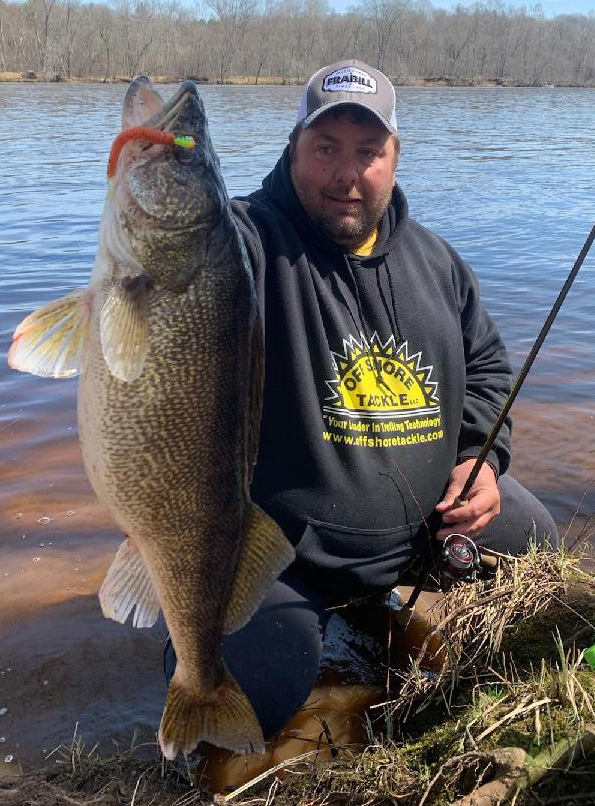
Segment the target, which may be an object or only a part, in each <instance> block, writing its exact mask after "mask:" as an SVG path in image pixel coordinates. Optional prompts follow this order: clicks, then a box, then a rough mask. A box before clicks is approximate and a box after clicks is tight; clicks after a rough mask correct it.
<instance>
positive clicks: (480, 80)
mask: <svg viewBox="0 0 595 806" xmlns="http://www.w3.org/2000/svg"><path fill="white" fill-rule="evenodd" d="M186 79H192V80H193V81H196V82H197V83H198V84H231V85H238V86H252V87H253V86H256V85H262V86H294V87H295V86H301V85H304V84H305V83H306V81H305V80H304V79H298V78H296V77H292V78H287V77H285V78H283V76H259V77H258V79H257V78H256V76H229V77H228V78H226V79H225V80H224V81H220V80H217V79H214V78H210V77H208V76H176V75H169V76H151V80H152V81H153V83H154V84H178V83H180V82H181V81H185V80H186ZM131 80H132V78H128V77H127V76H109V77H107V78H106V77H105V76H84V77H82V76H69V77H67V76H63V75H60V74H53V75H42V74H39V73H36V72H35V71H33V70H26V71H24V72H16V71H4V72H0V82H3V81H4V82H6V81H10V82H39V83H54V84H56V83H70V84H128V83H129V82H130V81H131ZM390 80H391V81H392V83H393V84H394V85H395V86H396V87H527V88H529V89H540V88H542V87H544V86H546V87H550V88H551V87H553V85H550V84H546V85H533V84H527V83H525V82H522V81H520V80H516V79H514V78H489V77H483V76H477V77H475V78H454V77H452V76H404V77H390ZM556 86H558V87H562V86H563V87H572V88H575V87H592V86H594V85H593V84H584V85H583V84H564V85H561V84H559V85H556Z"/></svg>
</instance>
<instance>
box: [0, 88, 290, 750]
mask: <svg viewBox="0 0 595 806" xmlns="http://www.w3.org/2000/svg"><path fill="white" fill-rule="evenodd" d="M143 108H146V109H147V110H150V113H151V117H150V118H149V120H147V121H142V120H140V119H139V116H140V112H141V110H142V109H143ZM139 123H144V125H146V126H147V127H148V131H149V135H150V131H151V127H152V129H153V130H154V129H157V130H162V129H166V130H167V131H168V132H172V133H174V134H176V135H178V134H180V135H184V136H191V137H192V138H193V139H194V141H195V143H196V144H197V145H196V146H195V148H194V151H193V153H192V155H188V154H184V155H183V158H181V157H180V158H179V156H180V155H179V153H178V152H177V151H176V148H175V147H173V146H171V145H162V144H159V145H150V146H149V147H148V148H147V147H146V146H144V145H142V146H141V145H140V144H139V143H138V142H135V141H134V140H130V141H129V142H127V143H126V145H124V146H123V148H122V152H121V154H120V156H119V158H118V161H117V168H116V171H115V175H114V179H113V181H112V182H111V185H110V188H109V190H108V196H107V200H106V206H105V209H104V214H103V218H102V223H101V228H100V238H99V249H98V255H97V258H96V261H95V266H94V269H93V274H92V276H91V281H90V285H89V288H88V289H85V290H83V291H77V292H73V293H72V294H71V295H69V296H68V297H66V298H63V299H62V300H57V301H56V302H54V303H50V304H49V305H48V306H46V307H45V308H43V309H41V310H40V311H37V312H34V313H33V314H31V315H30V316H28V317H27V318H26V319H25V320H24V321H23V322H22V323H21V325H19V327H18V328H17V330H16V331H15V337H14V342H13V347H12V348H11V352H10V354H9V362H10V364H11V366H13V367H14V368H16V369H20V370H23V371H28V372H34V373H37V374H43V375H45V376H47V377H69V376H70V375H72V374H75V373H77V372H79V371H80V374H81V377H80V383H79V397H78V418H79V433H80V440H81V445H82V451H83V459H84V462H85V467H86V470H87V474H88V476H89V479H90V481H91V484H92V486H93V488H94V490H95V492H96V494H97V496H98V498H99V499H100V500H101V501H102V502H103V503H104V504H105V506H106V507H107V508H108V510H109V512H110V513H111V515H112V517H113V519H114V521H115V522H116V523H117V525H118V526H119V528H120V529H121V530H122V531H123V532H124V533H125V534H126V535H127V537H126V540H125V541H124V543H123V544H122V545H121V546H120V548H119V550H118V552H117V554H116V557H115V559H114V561H113V563H112V565H111V567H110V569H109V571H108V574H107V577H106V579H105V581H104V583H103V585H102V588H101V590H100V594H99V598H100V602H101V606H102V609H103V612H104V614H105V615H106V616H108V617H110V618H113V619H115V620H117V621H120V622H124V621H126V619H127V618H128V616H129V615H130V614H131V613H133V623H134V626H137V627H149V626H152V624H154V623H155V621H156V619H157V617H158V614H159V611H160V610H162V611H163V614H164V617H165V620H166V623H167V626H168V629H169V631H170V635H171V639H172V642H173V645H174V648H175V651H176V656H177V668H176V671H175V674H174V676H173V678H172V680H171V682H170V686H169V690H168V693H167V699H166V705H165V710H164V713H163V718H162V721H161V726H160V729H159V740H160V743H161V747H162V750H163V752H164V754H165V755H166V756H167V757H168V758H174V757H175V756H176V754H177V753H178V751H179V750H182V751H183V752H184V753H188V752H190V751H192V750H193V749H194V748H195V747H196V745H197V744H198V743H199V742H200V741H208V742H211V743H213V744H216V745H218V746H221V747H225V748H228V749H231V750H234V751H237V752H250V751H252V750H257V751H262V750H264V741H263V737H262V731H261V728H260V725H259V723H258V719H257V717H256V715H255V713H254V711H253V709H252V706H251V705H250V703H249V702H248V700H247V699H246V697H245V695H244V694H243V692H242V691H241V689H240V688H239V686H238V684H237V683H236V681H235V680H234V679H233V678H232V676H231V675H230V673H229V671H228V670H227V668H226V666H225V663H224V659H223V655H222V639H223V635H224V634H225V633H228V632H234V631H235V630H238V629H240V628H241V627H242V626H243V625H244V624H245V623H246V622H247V621H248V620H249V619H250V618H251V616H252V615H253V614H254V612H255V611H256V609H257V608H258V606H259V605H260V603H261V602H262V600H263V598H264V596H265V593H266V590H267V589H268V587H269V586H270V585H271V584H272V582H273V581H274V580H275V579H276V578H277V577H278V576H279V574H280V573H281V571H282V570H283V569H284V568H285V567H286V566H287V565H288V564H289V563H290V562H291V561H292V560H293V558H294V551H293V548H292V546H291V544H290V543H289V542H288V541H287V539H286V537H285V536H284V535H283V533H282V532H281V530H280V528H279V527H278V525H277V524H276V523H275V522H274V521H273V520H272V519H270V518H269V517H268V516H267V515H265V513H264V512H262V511H261V510H259V509H258V508H257V507H256V506H255V505H254V504H253V503H252V502H251V501H250V498H249V493H248V490H249V483H250V474H251V470H252V467H253V465H254V462H255V459H256V449H255V446H256V444H257V436H258V427H259V420H260V410H261V394H262V366H263V357H262V333H261V324H260V317H259V312H258V309H257V304H256V297H255V292H254V285H253V280H252V275H251V269H250V266H249V263H248V259H247V255H246V251H245V249H244V247H243V244H242V243H241V241H240V236H239V233H238V230H237V228H236V225H235V223H234V221H233V219H232V216H231V212H230V208H229V200H228V198H227V193H226V191H225V186H224V183H223V179H222V177H221V174H220V171H219V163H218V159H217V156H216V154H215V151H214V149H213V146H212V144H211V141H210V138H209V135H208V128H207V122H206V116H205V113H204V107H203V104H202V101H201V100H200V98H199V96H198V92H197V89H196V87H195V85H194V84H192V83H191V82H185V83H184V84H183V85H182V86H181V87H180V89H179V90H178V92H177V94H176V95H175V96H174V98H173V99H172V100H171V101H169V102H168V103H167V104H163V102H162V101H161V100H160V98H159V96H158V94H157V93H156V91H155V90H154V89H153V87H152V85H151V84H150V82H149V80H148V79H147V78H145V77H141V78H139V79H136V80H135V81H134V82H133V83H132V84H131V86H130V88H129V90H128V93H127V96H126V98H125V100H124V109H123V128H124V129H126V128H127V126H128V125H130V126H132V125H138V124H139ZM165 139H167V138H165ZM163 140H164V138H163V137H162V136H161V137H160V138H156V140H155V142H156V143H157V142H159V143H161V142H162V141H163ZM114 161H115V158H114Z"/></svg>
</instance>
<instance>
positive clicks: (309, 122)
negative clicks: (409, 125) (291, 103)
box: [302, 100, 398, 134]
mask: <svg viewBox="0 0 595 806" xmlns="http://www.w3.org/2000/svg"><path fill="white" fill-rule="evenodd" d="M337 106H361V107H362V108H363V109H366V110H367V111H368V112H371V113H372V114H373V115H374V116H375V117H377V118H378V120H379V121H380V122H381V123H382V125H383V126H384V128H385V129H386V130H387V131H389V132H390V133H391V134H398V132H397V129H396V128H395V127H394V126H392V125H391V124H390V123H389V121H388V120H387V119H386V118H385V117H384V115H381V114H380V112H379V111H378V110H377V109H374V107H372V106H368V104H366V103H364V102H363V101H352V100H349V101H344V100H341V101H332V102H331V103H328V104H324V106H320V107H319V108H318V109H315V110H314V112H311V113H310V114H309V115H306V117H305V118H302V128H304V129H307V128H308V126H311V125H312V123H314V121H315V120H316V119H317V118H319V117H321V116H322V115H324V114H325V113H326V112H328V111H329V110H330V109H335V108H336V107H337Z"/></svg>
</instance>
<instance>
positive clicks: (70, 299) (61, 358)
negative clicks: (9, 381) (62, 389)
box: [8, 289, 90, 378]
mask: <svg viewBox="0 0 595 806" xmlns="http://www.w3.org/2000/svg"><path fill="white" fill-rule="evenodd" d="M89 309H90V306H89V291H88V289H77V290H75V291H72V292H71V293H70V294H68V295H67V296H65V297H61V298H60V299H57V300H54V301H53V302H50V303H49V304H48V305H44V306H43V308H40V309H39V310H37V311H34V312H33V313H31V314H29V316H27V317H26V318H25V319H23V321H22V322H21V323H20V325H19V326H18V327H17V329H16V330H15V332H14V335H13V343H12V347H11V348H10V351H9V353H8V363H9V365H10V366H11V367H12V368H13V369H18V370H20V371H21V372H30V373H32V374H33V375H40V376H41V377H42V378H70V377H72V376H73V375H76V374H77V373H78V372H79V371H80V369H81V363H82V356H83V351H84V348H85V344H86V339H87V334H88V329H89V318H90V317H89Z"/></svg>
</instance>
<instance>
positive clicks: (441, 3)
mask: <svg viewBox="0 0 595 806" xmlns="http://www.w3.org/2000/svg"><path fill="white" fill-rule="evenodd" d="M504 2H505V5H506V6H512V7H513V8H520V7H521V6H525V7H526V8H529V9H530V8H531V7H532V6H534V5H535V2H536V0H504ZM431 3H432V5H433V6H434V7H435V8H447V9H452V8H455V7H456V6H472V5H474V4H475V0H431ZM329 5H330V7H331V8H334V9H335V11H346V10H347V8H348V6H353V5H356V3H355V2H354V0H330V1H329ZM541 5H542V6H543V10H544V12H545V14H546V16H548V17H551V16H554V15H556V14H587V13H588V12H589V11H590V10H591V9H593V10H595V0H541Z"/></svg>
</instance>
